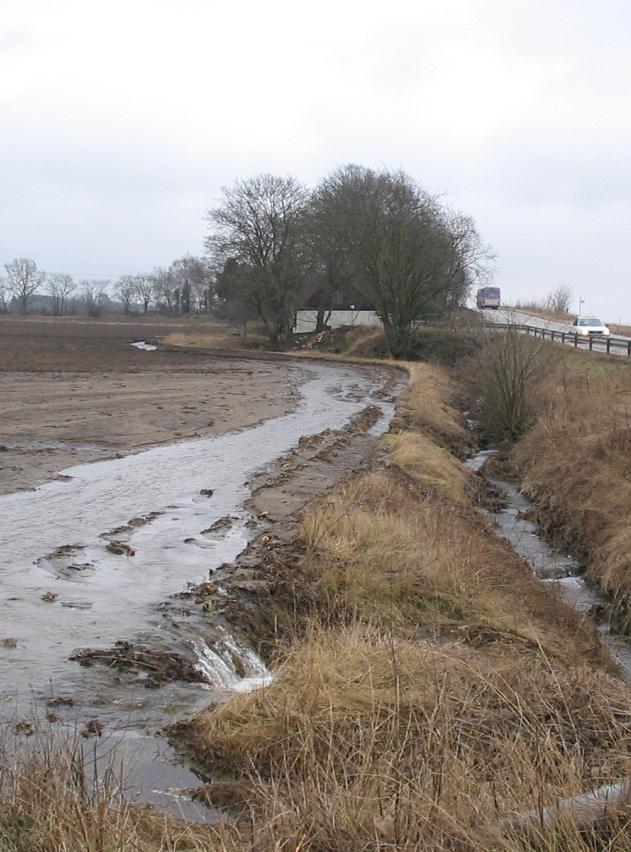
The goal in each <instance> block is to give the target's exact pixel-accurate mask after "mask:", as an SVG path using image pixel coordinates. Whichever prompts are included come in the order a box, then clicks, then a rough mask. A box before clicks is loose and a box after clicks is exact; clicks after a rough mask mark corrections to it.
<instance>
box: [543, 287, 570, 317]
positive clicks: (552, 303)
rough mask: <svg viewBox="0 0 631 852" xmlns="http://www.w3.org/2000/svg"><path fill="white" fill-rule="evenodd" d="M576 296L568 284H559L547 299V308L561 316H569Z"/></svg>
mask: <svg viewBox="0 0 631 852" xmlns="http://www.w3.org/2000/svg"><path fill="white" fill-rule="evenodd" d="M573 298H574V294H573V292H572V288H571V287H569V286H568V285H567V284H559V286H558V287H557V288H556V290H553V291H552V292H551V293H550V294H549V295H548V296H547V298H546V308H548V310H550V311H555V312H557V313H560V314H569V312H570V308H571V307H572V299H573Z"/></svg>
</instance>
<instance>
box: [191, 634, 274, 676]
mask: <svg viewBox="0 0 631 852" xmlns="http://www.w3.org/2000/svg"><path fill="white" fill-rule="evenodd" d="M222 634H223V635H222V637H221V639H219V640H218V641H217V642H216V643H215V644H214V646H213V647H212V648H211V647H210V646H209V645H208V644H207V642H205V641H204V640H203V639H193V641H192V645H193V648H194V650H195V654H196V656H197V670H198V671H200V672H201V673H202V674H203V675H204V677H205V679H206V680H207V681H208V683H210V684H212V685H213V686H218V687H221V688H222V689H227V690H230V691H231V692H252V691H254V690H255V689H261V687H263V686H267V685H268V684H269V683H271V681H272V679H273V677H274V675H273V674H272V672H270V671H269V670H268V669H267V667H266V665H265V663H264V662H263V660H261V658H260V657H259V656H258V655H257V654H256V653H255V652H254V651H253V650H252V648H249V647H248V646H246V645H241V644H239V643H238V642H237V640H236V639H235V638H234V636H232V635H231V634H230V633H228V632H227V631H226V630H223V629H222ZM237 669H239V670H240V671H241V672H242V674H240V673H239V671H238V670H237Z"/></svg>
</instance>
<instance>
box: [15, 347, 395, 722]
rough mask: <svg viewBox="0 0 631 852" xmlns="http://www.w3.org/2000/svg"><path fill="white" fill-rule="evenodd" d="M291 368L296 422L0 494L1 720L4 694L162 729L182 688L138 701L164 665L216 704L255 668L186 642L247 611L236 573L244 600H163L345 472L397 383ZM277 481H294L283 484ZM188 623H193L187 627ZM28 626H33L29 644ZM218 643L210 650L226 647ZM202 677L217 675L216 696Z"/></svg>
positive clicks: (158, 681) (382, 372) (378, 376)
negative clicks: (221, 614) (218, 619)
mask: <svg viewBox="0 0 631 852" xmlns="http://www.w3.org/2000/svg"><path fill="white" fill-rule="evenodd" d="M151 354H152V353H147V355H148V356H151ZM244 365H245V362H244ZM283 369H284V370H286V369H287V368H286V366H285V365H283ZM292 369H294V370H295V371H296V372H297V373H298V375H300V377H301V378H302V381H301V382H299V383H297V392H298V393H299V394H300V403H299V405H298V407H297V409H296V410H295V411H294V412H293V413H289V414H285V415H282V416H280V417H276V418H273V419H267V420H266V421H265V422H264V423H262V424H260V425H258V426H255V427H252V428H250V429H245V430H243V431H232V432H229V433H227V434H224V435H219V436H217V437H208V438H196V439H193V440H189V441H182V442H179V443H176V444H168V445H162V446H159V447H156V448H154V449H151V450H143V451H141V452H138V453H135V454H131V455H127V456H123V457H122V458H119V459H114V460H111V461H98V462H94V463H92V464H88V465H80V466H76V467H73V468H69V469H66V470H65V471H64V473H63V478H60V479H59V480H57V481H51V482H49V483H47V484H45V485H43V486H40V487H39V488H37V489H35V490H34V491H31V492H17V493H12V494H8V495H5V496H3V497H0V510H1V511H2V516H3V521H4V523H3V529H2V538H1V541H0V545H1V546H2V552H3V555H4V559H5V561H4V564H3V567H2V585H3V590H4V598H3V600H2V602H1V613H0V614H1V616H2V635H1V636H0V640H2V644H0V678H1V680H2V686H3V688H4V694H5V696H6V705H5V710H6V711H8V712H12V711H14V709H15V706H16V699H15V696H16V693H18V694H21V696H22V699H21V700H20V701H18V705H21V703H22V702H23V701H27V702H31V701H32V700H36V701H42V702H44V703H45V701H46V700H47V699H49V698H51V697H55V696H57V695H60V696H66V695H68V694H70V695H72V696H73V697H74V698H75V699H77V700H76V701H75V706H74V708H73V712H75V713H76V712H78V710H77V708H78V707H80V706H83V705H85V704H86V703H87V704H88V705H92V706H93V707H94V708H96V707H99V708H100V709H99V712H100V713H105V714H106V716H107V719H108V721H110V720H111V721H112V722H115V720H116V719H117V718H119V719H120V716H121V712H123V713H124V714H126V717H127V724H132V725H140V726H141V727H142V726H144V725H147V724H148V723H149V720H150V719H153V720H154V722H153V724H155V723H156V722H155V720H156V719H160V720H161V721H164V716H162V715H161V714H163V712H164V708H165V707H169V708H170V709H169V718H170V717H171V716H172V714H177V713H178V712H180V710H181V707H182V706H183V705H184V704H185V703H186V700H185V698H184V695H185V694H186V689H184V688H182V689H181V690H179V691H180V692H181V693H182V695H181V696H179V697H178V696H175V695H173V693H170V694H169V696H166V695H165V696H164V698H162V697H161V698H160V700H159V701H156V700H155V698H151V697H149V694H148V692H149V691H148V690H147V689H145V687H157V686H160V685H162V684H164V683H165V682H167V681H170V680H171V679H172V675H173V674H174V673H175V674H178V671H177V664H176V663H174V662H173V660H174V657H173V654H174V653H179V654H180V657H179V658H178V659H181V660H183V661H184V663H185V664H186V665H184V664H183V666H182V669H181V673H183V672H184V671H186V672H188V675H187V676H186V677H183V678H181V680H184V681H187V684H186V686H187V687H188V685H189V684H188V682H192V686H193V687H196V686H199V687H201V688H205V689H209V688H215V687H216V688H217V689H219V690H220V691H222V690H225V689H227V688H228V689H230V688H233V687H234V683H236V682H237V681H238V680H239V677H240V676H241V675H244V676H256V675H258V674H260V672H261V671H263V670H264V665H263V664H262V663H260V662H259V661H258V659H257V657H256V654H255V653H252V654H251V656H250V657H249V662H247V661H246V663H245V664H244V665H243V666H242V667H241V668H242V670H241V671H239V665H238V664H236V663H235V664H233V662H232V656H234V654H236V657H239V656H241V657H244V658H247V657H248V654H249V653H250V650H251V647H250V646H249V645H248V646H245V647H244V648H242V649H241V650H240V651H236V652H234V653H233V651H226V654H227V656H228V664H227V665H228V669H227V670H226V663H225V660H224V661H223V662H222V660H221V654H219V655H217V654H216V653H215V652H214V651H213V649H212V647H210V645H212V641H213V636H212V635H209V636H208V637H207V638H208V641H206V638H204V636H203V635H198V634H197V633H196V630H197V628H198V627H199V629H200V630H201V629H202V628H203V627H204V625H205V621H206V620H207V618H208V617H209V616H211V615H212V614H213V610H217V611H219V610H220V609H222V604H221V600H220V598H221V595H222V594H223V595H224V597H226V595H227V598H228V605H225V602H224V605H223V609H226V610H228V612H229V613H230V618H229V619H228V621H230V623H233V622H234V620H235V619H234V614H235V612H237V611H238V610H239V608H240V607H241V608H242V609H245V610H247V608H248V607H247V596H248V595H249V594H250V592H251V590H252V589H253V588H254V587H255V582H254V580H253V578H252V577H249V576H248V577H246V576H244V574H243V572H244V571H245V570H246V568H245V566H244V565H240V566H238V570H237V574H236V577H235V579H234V581H233V585H234V587H235V589H236V586H237V584H240V587H241V588H240V589H239V595H235V596H234V600H232V599H231V598H230V594H227V593H226V590H224V591H223V592H222V591H221V590H220V591H219V597H218V599H217V600H214V599H212V600H211V599H207V598H208V595H207V594H206V595H205V599H204V600H203V601H201V602H200V604H199V605H198V604H194V605H193V606H191V603H190V601H191V600H192V599H193V598H192V597H191V596H188V597H187V594H186V593H185V594H184V597H183V598H181V599H177V598H176V601H178V603H177V605H174V604H173V603H172V602H170V600H169V596H170V595H177V594H178V593H181V592H183V591H184V592H185V590H186V587H187V583H194V584H200V583H202V584H204V583H206V582H207V581H209V574H213V575H214V572H215V571H216V569H217V568H218V567H219V566H220V565H222V564H223V563H227V562H228V563H229V562H231V561H232V560H233V559H234V558H235V557H237V556H238V554H239V553H241V552H242V551H243V550H244V548H245V547H246V546H247V544H248V542H249V541H250V540H251V539H252V538H253V537H254V536H256V534H257V533H261V532H263V536H262V537H261V541H262V542H263V539H264V538H265V532H267V534H268V538H270V537H271V536H272V534H273V535H274V536H275V537H276V538H278V536H279V534H280V527H279V531H276V530H274V529H273V527H274V525H275V521H276V519H281V518H282V519H285V518H287V517H289V516H290V515H292V513H294V512H295V511H297V510H298V509H299V507H300V506H301V505H302V504H303V503H304V501H306V500H308V499H309V497H310V496H313V495H315V494H318V493H320V492H321V491H322V490H323V489H325V488H326V487H327V486H328V484H330V483H332V482H334V481H336V480H337V479H338V478H339V477H340V476H342V475H344V472H345V471H348V470H350V469H352V468H353V467H355V466H356V465H357V464H358V462H359V460H360V459H361V458H362V456H363V455H364V454H365V453H366V452H367V451H368V449H369V446H370V444H371V442H372V440H374V439H373V437H372V436H371V435H370V434H369V433H370V432H371V429H372V427H373V426H377V425H378V424H380V425H379V428H380V429H385V428H387V423H388V420H389V416H390V414H391V411H392V402H389V401H388V400H387V399H384V394H386V395H387V392H388V388H389V389H390V393H391V394H392V393H394V392H395V390H396V384H397V382H399V381H400V373H399V372H398V371H396V372H393V371H391V370H389V369H375V368H356V367H341V366H336V367H333V366H330V365H313V364H308V363H304V364H303V363H301V364H299V365H298V364H297V365H295V367H292ZM384 388H385V391H384ZM279 459H280V461H279ZM288 466H289V467H288ZM288 469H294V478H293V481H290V480H289V479H288V477H287V474H288ZM248 501H251V502H248ZM277 525H278V524H277ZM288 534H289V533H288ZM239 572H241V573H239ZM219 576H220V578H222V579H223V577H222V575H219ZM212 581H213V582H216V580H215V578H214V577H213V578H212ZM206 591H207V589H206ZM185 610H186V612H185ZM189 610H190V612H189ZM190 613H195V614H196V615H199V616H201V619H200V621H199V623H198V622H197V621H196V620H195V618H191V617H190ZM33 624H38V625H40V627H41V629H40V630H38V631H33V630H32V629H31V625H33ZM215 638H217V639H218V640H219V639H221V643H220V644H221V647H222V648H227V647H228V644H229V643H230V642H231V641H232V639H231V638H230V636H228V637H227V638H226V637H224V636H221V637H219V636H216V637H215ZM238 641H239V637H237V642H238ZM116 642H120V643H122V644H119V645H118V646H114V643H116ZM209 643H210V645H209ZM112 647H114V651H113V653H111V654H110V657H109V659H108V661H109V662H110V663H111V664H113V665H110V666H105V665H101V664H100V665H91V663H93V662H96V660H97V657H91V656H90V655H89V654H87V655H86V654H84V655H79V657H78V659H79V660H80V662H81V663H83V664H84V665H83V666H78V665H77V662H76V661H75V662H69V658H70V657H71V656H76V651H77V649H85V648H91V649H96V650H98V651H99V652H100V655H99V656H98V661H99V663H103V662H104V661H105V657H106V656H107V653H106V652H107V649H108V648H112ZM147 649H149V650H148V651H147ZM147 654H150V655H153V657H155V661H156V662H155V663H152V662H151V660H150V659H149V657H148V656H147ZM231 655H232V656H231ZM209 661H210V662H209ZM213 665H215V667H216V668H217V669H218V670H219V671H220V675H219V676H218V678H217V679H216V680H217V682H216V683H215V682H214V681H213V677H212V676H211V675H210V671H211V669H212V667H213ZM235 666H236V668H235ZM195 667H196V668H195ZM200 670H203V671H202V674H201V676H200ZM139 672H140V675H139ZM139 686H140V687H142V688H141V690H140V693H139V692H138V688H139ZM174 690H175V692H177V691H178V688H177V687H174ZM189 692H190V690H189ZM197 693H199V689H197ZM196 700H202V697H201V695H199V694H196V695H193V696H190V695H189V696H188V702H189V705H191V706H193V705H194V704H195V701H196ZM0 711H1V708H0ZM132 717H133V719H134V720H135V721H133V722H132V721H131V719H132Z"/></svg>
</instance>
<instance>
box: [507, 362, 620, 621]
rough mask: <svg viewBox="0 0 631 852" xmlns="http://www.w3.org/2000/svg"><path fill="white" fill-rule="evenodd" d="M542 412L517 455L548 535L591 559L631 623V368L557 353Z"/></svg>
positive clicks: (590, 566) (537, 398)
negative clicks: (630, 519)
mask: <svg viewBox="0 0 631 852" xmlns="http://www.w3.org/2000/svg"><path fill="white" fill-rule="evenodd" d="M533 399H534V402H535V407H536V417H535V420H534V423H533V425H532V427H531V428H530V429H529V430H528V431H527V432H526V433H525V434H524V435H523V436H522V437H521V438H520V439H519V441H518V442H517V444H516V445H515V447H514V448H513V450H512V452H511V454H510V458H511V461H512V462H513V464H514V465H515V468H516V470H517V472H518V474H519V477H520V479H521V480H522V484H523V485H522V487H523V489H524V491H525V493H526V494H527V495H528V497H529V498H530V499H531V500H533V501H534V503H535V505H536V506H537V509H538V517H537V519H538V521H539V523H540V524H541V525H542V527H543V528H544V530H545V531H546V532H547V534H548V535H549V536H550V537H551V538H553V539H556V541H557V542H560V543H562V544H563V545H564V546H565V547H568V548H570V549H571V550H572V551H573V552H574V553H575V554H576V555H578V556H579V557H580V558H581V559H582V560H583V561H584V563H585V567H586V571H587V576H588V578H589V579H590V580H591V581H592V582H594V583H595V584H596V585H598V586H599V587H600V588H601V589H603V590H604V591H605V592H606V593H607V594H608V595H609V596H610V599H611V604H612V605H611V613H612V617H613V618H614V619H615V620H616V621H617V622H618V626H619V627H620V628H622V629H623V630H625V631H626V632H628V631H629V629H630V628H631V524H630V523H629V515H630V513H631V370H630V369H629V365H628V364H626V363H620V362H619V361H618V360H617V359H608V358H606V357H605V356H598V355H588V354H583V355H581V354H574V353H572V354H571V355H570V356H567V355H564V356H563V357H557V358H555V360H554V362H553V368H552V369H548V370H547V371H546V374H545V377H543V378H542V379H541V381H540V382H539V384H538V387H537V388H536V389H535V392H534V394H533Z"/></svg>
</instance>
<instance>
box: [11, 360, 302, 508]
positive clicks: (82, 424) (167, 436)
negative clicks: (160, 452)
mask: <svg viewBox="0 0 631 852" xmlns="http://www.w3.org/2000/svg"><path fill="white" fill-rule="evenodd" d="M140 354H141V356H142V357H143V358H144V359H145V367H144V369H142V370H139V371H137V372H134V373H112V372H107V373H106V372H91V373H76V372H56V373H37V374H33V373H30V374H29V373H2V372H0V399H1V400H2V402H1V403H0V416H1V418H2V426H1V428H0V494H1V493H8V492H11V491H18V490H21V489H24V488H31V487H33V486H34V485H38V484H39V483H41V482H44V481H46V480H47V479H50V478H51V477H53V476H55V475H56V474H57V473H58V472H59V471H61V470H63V469H64V468H66V467H70V466H71V465H76V464H81V463H83V462H88V461H95V460H98V459H105V458H112V457H116V456H118V455H125V454H127V453H129V452H133V451H135V450H138V449H141V448H143V447H148V446H153V445H156V444H162V443H167V442H169V441H175V440H178V439H184V438H193V437H200V436H208V435H221V434H225V433H226V432H229V431H231V430H234V429H246V428H249V427H251V426H253V425H255V424H257V423H260V422H262V421H263V420H267V419H269V418H273V417H278V416H280V415H282V414H285V413H287V412H289V411H291V410H293V409H295V407H296V405H297V404H298V401H299V399H300V396H299V393H298V385H299V384H300V382H301V381H304V378H305V375H304V372H303V371H301V370H300V369H299V368H296V367H295V366H293V365H292V364H291V363H288V362H285V363H278V364H271V363H264V362H257V361H256V360H252V361H248V360H244V359H241V360H237V359H232V360H226V359H222V358H212V357H207V358H205V359H204V358H189V362H191V363H187V365H186V367H184V366H180V367H174V366H171V367H168V368H165V367H164V365H162V369H157V368H156V367H157V365H153V366H152V365H151V361H152V359H153V358H154V357H155V355H156V353H155V352H142V353H140Z"/></svg>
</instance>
